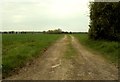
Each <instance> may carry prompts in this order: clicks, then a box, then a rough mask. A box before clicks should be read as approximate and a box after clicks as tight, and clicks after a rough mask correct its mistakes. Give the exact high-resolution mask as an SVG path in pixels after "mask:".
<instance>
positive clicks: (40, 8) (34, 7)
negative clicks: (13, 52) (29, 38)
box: [0, 0, 89, 32]
mask: <svg viewBox="0 0 120 82" xmlns="http://www.w3.org/2000/svg"><path fill="white" fill-rule="evenodd" d="M0 4H1V7H0V10H1V15H2V16H1V18H2V20H1V21H2V24H0V25H1V26H0V27H2V30H5V31H6V30H14V31H21V30H24V31H26V30H29V31H43V30H49V29H57V28H61V29H62V30H63V31H75V32H78V31H84V32H86V31H88V28H89V27H88V25H89V8H88V5H89V0H2V3H0Z"/></svg>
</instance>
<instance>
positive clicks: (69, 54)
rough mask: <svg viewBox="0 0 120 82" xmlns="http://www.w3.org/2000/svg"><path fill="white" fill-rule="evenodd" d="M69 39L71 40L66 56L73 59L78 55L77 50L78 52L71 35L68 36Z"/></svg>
mask: <svg viewBox="0 0 120 82" xmlns="http://www.w3.org/2000/svg"><path fill="white" fill-rule="evenodd" d="M68 39H69V42H68V44H67V50H66V52H65V55H64V58H66V59H72V58H73V57H74V56H75V55H76V53H77V52H76V50H75V48H74V47H73V45H72V43H71V37H70V36H69V37H68Z"/></svg>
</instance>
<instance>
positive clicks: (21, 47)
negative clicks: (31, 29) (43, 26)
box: [2, 34, 62, 77]
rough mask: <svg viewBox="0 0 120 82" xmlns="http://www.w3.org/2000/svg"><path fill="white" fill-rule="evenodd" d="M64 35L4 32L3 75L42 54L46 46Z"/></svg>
mask: <svg viewBox="0 0 120 82" xmlns="http://www.w3.org/2000/svg"><path fill="white" fill-rule="evenodd" d="M61 36H62V35H57V34H56V35H55V34H3V35H2V56H3V58H2V60H3V61H2V64H3V70H2V71H3V77H6V76H8V75H9V74H10V72H12V71H13V70H14V69H15V68H19V67H22V66H24V65H25V63H26V62H27V61H30V60H31V59H33V58H35V57H38V56H39V55H41V54H42V53H43V52H44V50H46V48H48V47H49V46H50V45H51V44H52V43H53V42H55V41H56V40H57V39H58V38H60V37H61Z"/></svg>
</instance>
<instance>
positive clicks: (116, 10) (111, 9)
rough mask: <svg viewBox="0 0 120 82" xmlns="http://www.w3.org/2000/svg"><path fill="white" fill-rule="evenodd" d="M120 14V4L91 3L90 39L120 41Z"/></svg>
mask: <svg viewBox="0 0 120 82" xmlns="http://www.w3.org/2000/svg"><path fill="white" fill-rule="evenodd" d="M119 14H120V2H92V3H90V25H89V27H90V29H89V36H90V38H92V39H107V40H120V28H119V27H120V24H119V21H120V16H119Z"/></svg>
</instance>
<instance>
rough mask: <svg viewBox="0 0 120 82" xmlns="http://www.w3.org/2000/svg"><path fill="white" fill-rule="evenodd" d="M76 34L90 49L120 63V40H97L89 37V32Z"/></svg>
mask: <svg viewBox="0 0 120 82" xmlns="http://www.w3.org/2000/svg"><path fill="white" fill-rule="evenodd" d="M74 36H75V37H76V38H78V40H79V41H80V43H82V44H83V45H84V46H86V47H87V48H88V49H89V50H90V51H93V52H94V51H96V52H98V53H100V54H102V56H104V57H105V58H107V59H108V60H110V61H112V62H113V63H118V50H120V47H119V45H118V42H115V41H112V42H111V41H106V40H96V41H95V40H92V39H89V38H88V35H87V34H76V35H74ZM96 52H95V53H96Z"/></svg>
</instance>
